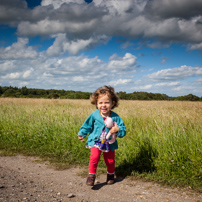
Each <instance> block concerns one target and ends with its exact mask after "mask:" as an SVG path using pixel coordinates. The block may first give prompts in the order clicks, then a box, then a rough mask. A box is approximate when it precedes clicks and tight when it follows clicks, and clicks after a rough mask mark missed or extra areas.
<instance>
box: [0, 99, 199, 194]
mask: <svg viewBox="0 0 202 202" xmlns="http://www.w3.org/2000/svg"><path fill="white" fill-rule="evenodd" d="M94 110H95V106H92V105H91V104H90V102H89V101H88V100H46V99H12V98H11V99H8V98H2V99H0V150H1V154H2V155H5V154H19V153H20V154H25V155H36V156H39V157H42V158H44V159H48V160H49V161H51V162H53V163H56V164H58V165H60V166H63V167H64V166H66V167H68V166H70V165H88V161H89V150H88V149H86V148H85V143H82V142H80V141H79V140H78V138H77V136H76V135H77V133H78V131H79V128H80V127H81V125H82V124H83V122H84V120H85V119H86V118H87V117H88V115H89V114H90V113H91V112H92V111H94ZM115 111H116V112H117V113H118V114H119V115H120V116H121V117H122V119H123V120H124V122H125V125H126V127H127V135H126V136H125V137H124V138H122V139H118V142H119V149H118V150H117V151H116V174H117V175H124V176H134V177H141V178H144V179H148V180H155V181H158V182H162V183H166V184H168V185H171V186H189V187H192V188H193V189H195V190H198V191H202V116H201V114H202V102H174V101H173V102H169V101H121V102H120V106H119V107H118V108H116V109H115ZM99 167H101V168H102V167H103V168H104V167H105V165H104V162H103V161H101V162H100V163H99Z"/></svg>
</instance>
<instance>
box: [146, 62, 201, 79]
mask: <svg viewBox="0 0 202 202" xmlns="http://www.w3.org/2000/svg"><path fill="white" fill-rule="evenodd" d="M200 75H202V67H190V66H186V65H184V66H181V67H176V68H173V69H164V70H161V71H158V72H155V73H152V74H150V75H148V76H147V77H148V78H149V79H151V80H155V81H161V80H176V79H177V80H178V79H185V78H187V77H191V76H200Z"/></svg>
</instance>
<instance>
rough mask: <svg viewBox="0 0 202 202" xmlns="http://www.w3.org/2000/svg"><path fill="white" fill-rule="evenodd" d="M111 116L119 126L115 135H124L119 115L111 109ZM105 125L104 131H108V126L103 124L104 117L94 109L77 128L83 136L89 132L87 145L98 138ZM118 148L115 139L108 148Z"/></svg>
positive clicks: (123, 126)
mask: <svg viewBox="0 0 202 202" xmlns="http://www.w3.org/2000/svg"><path fill="white" fill-rule="evenodd" d="M111 118H112V120H113V121H114V122H116V123H117V125H118V127H119V131H118V132H117V133H116V134H117V137H119V138H122V137H124V136H125V135H126V127H125V125H124V122H123V120H122V119H121V117H120V116H119V115H118V114H116V113H115V112H113V111H111ZM104 127H105V130H106V132H107V133H108V132H109V130H110V129H109V128H107V127H106V126H105V124H104V119H103V117H102V116H101V115H100V111H99V110H95V111H94V112H93V113H92V114H91V115H90V116H89V117H88V118H87V119H86V120H85V122H84V123H83V125H82V126H81V128H80V130H79V133H78V134H79V135H81V136H83V137H84V138H85V137H86V136H87V135H88V134H89V136H88V139H87V142H86V144H87V145H89V146H93V145H94V144H95V141H97V140H99V137H100V135H101V133H102V129H103V128H104ZM115 149H118V142H117V140H116V141H115V142H114V143H113V144H110V150H111V151H113V150H115Z"/></svg>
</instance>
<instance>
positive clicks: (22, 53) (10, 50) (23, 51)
mask: <svg viewBox="0 0 202 202" xmlns="http://www.w3.org/2000/svg"><path fill="white" fill-rule="evenodd" d="M28 42H29V41H28V39H27V38H18V41H17V42H16V43H14V44H12V45H11V46H8V47H6V48H0V58H1V59H27V58H35V57H37V55H38V53H37V52H36V51H35V50H34V49H33V48H32V47H31V46H27V44H28Z"/></svg>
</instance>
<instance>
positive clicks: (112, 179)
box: [107, 174, 114, 185]
mask: <svg viewBox="0 0 202 202" xmlns="http://www.w3.org/2000/svg"><path fill="white" fill-rule="evenodd" d="M107 184H108V185H110V184H114V174H112V175H110V174H107Z"/></svg>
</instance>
